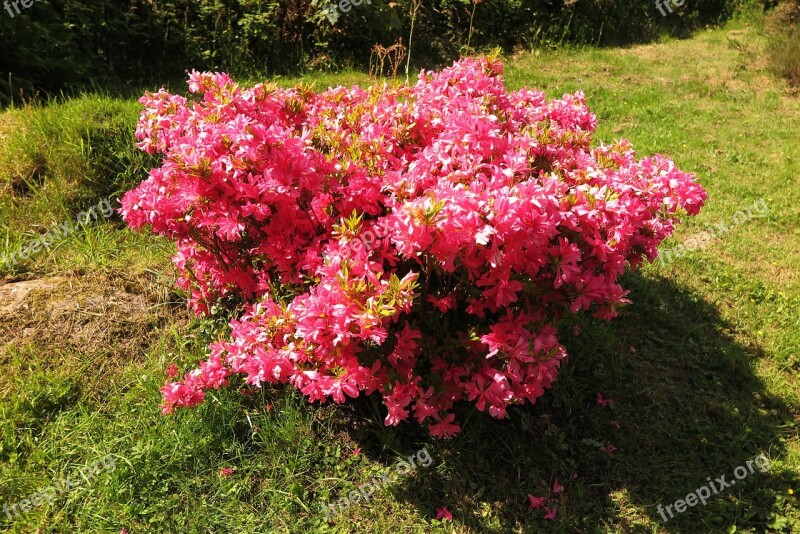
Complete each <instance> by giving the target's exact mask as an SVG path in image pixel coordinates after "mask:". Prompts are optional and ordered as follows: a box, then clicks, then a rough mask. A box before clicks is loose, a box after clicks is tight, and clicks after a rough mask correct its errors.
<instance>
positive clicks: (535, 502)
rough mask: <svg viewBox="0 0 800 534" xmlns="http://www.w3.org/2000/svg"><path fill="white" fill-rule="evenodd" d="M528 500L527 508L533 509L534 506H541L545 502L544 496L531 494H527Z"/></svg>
mask: <svg viewBox="0 0 800 534" xmlns="http://www.w3.org/2000/svg"><path fill="white" fill-rule="evenodd" d="M528 500H529V501H530V505H529V506H528V509H529V510H533V509H534V508H542V507H543V506H544V505H545V504H547V498H546V497H534V496H533V495H531V494H528Z"/></svg>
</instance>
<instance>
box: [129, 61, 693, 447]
mask: <svg viewBox="0 0 800 534" xmlns="http://www.w3.org/2000/svg"><path fill="white" fill-rule="evenodd" d="M189 90H190V91H191V92H192V93H195V94H196V95H197V96H193V97H190V98H184V97H182V96H177V95H172V94H170V93H168V92H166V91H165V90H163V89H162V90H161V91H159V92H158V93H155V94H152V93H148V94H146V96H145V97H143V98H142V100H141V102H142V103H143V104H144V106H145V110H144V111H143V113H142V117H141V120H140V123H139V126H138V129H137V139H138V140H139V141H140V143H139V146H140V148H142V149H143V150H145V151H148V152H150V153H154V152H157V153H161V154H163V162H162V165H161V167H159V168H157V169H153V170H152V171H151V173H150V176H149V178H148V179H147V180H145V181H144V182H143V183H142V184H141V185H140V186H139V187H138V188H136V189H135V190H133V191H130V192H128V193H127V194H126V195H125V197H124V200H123V202H122V205H123V208H122V213H123V216H124V218H125V220H126V221H127V222H128V224H129V225H130V226H131V227H133V228H140V227H143V226H149V227H150V228H152V231H153V232H155V233H157V234H160V235H164V236H167V237H168V238H170V239H172V240H174V241H175V242H176V243H177V253H176V255H175V257H174V263H175V266H176V267H177V269H178V271H179V273H180V278H179V282H178V283H179V285H180V287H181V288H183V289H185V290H186V291H187V292H188V293H189V294H190V295H191V298H190V305H191V306H192V307H193V309H194V310H195V311H196V312H198V313H206V312H208V311H209V310H210V308H211V306H213V305H215V304H219V303H224V304H226V305H228V306H237V307H239V309H240V310H241V311H240V313H238V314H237V317H238V319H236V320H234V321H233V322H232V324H231V328H232V333H231V337H230V339H228V340H224V341H219V342H217V343H215V344H213V345H212V346H211V347H210V354H209V358H208V360H207V361H205V362H203V363H202V364H201V365H200V366H199V367H198V368H197V369H195V370H192V371H190V372H188V373H186V374H185V376H184V377H183V379H182V380H180V381H177V382H172V381H170V382H167V384H166V385H165V386H164V388H163V389H162V393H163V397H164V405H163V409H164V412H165V413H169V412H171V411H172V410H173V409H174V408H176V407H182V406H194V405H197V404H198V403H200V402H202V400H203V397H204V392H205V391H206V390H208V389H209V388H220V387H223V386H225V385H227V383H228V379H229V378H230V377H231V375H233V374H238V375H242V376H243V378H244V381H245V382H246V384H248V385H250V386H254V387H259V386H261V385H262V384H264V383H289V384H291V385H293V386H294V387H296V388H297V389H298V390H300V391H301V392H302V393H303V395H305V396H306V397H307V398H308V400H309V401H320V402H325V401H326V400H332V401H334V402H336V403H343V402H345V401H346V399H347V398H348V397H356V396H358V395H360V394H361V393H365V394H372V393H375V392H377V393H378V394H380V395H381V396H382V399H383V402H384V404H385V406H386V409H387V411H388V414H387V416H386V421H385V423H386V424H387V425H397V424H399V423H400V422H402V421H405V420H407V419H409V418H410V417H413V418H414V419H416V420H417V421H418V423H419V424H426V425H427V427H428V430H429V431H430V433H431V434H432V435H436V436H452V435H454V434H456V433H457V432H458V431H459V430H460V427H459V425H458V423H457V422H456V420H455V415H454V413H453V410H452V409H453V406H454V404H455V403H456V402H457V401H464V400H466V401H471V402H473V403H474V404H475V406H476V407H477V408H478V409H479V410H481V411H487V412H488V413H490V414H491V415H492V416H494V417H498V418H503V417H505V416H506V413H507V409H508V407H509V406H512V405H517V404H521V403H523V402H525V401H528V402H531V403H532V402H535V401H536V399H537V398H538V397H539V396H541V395H542V393H543V392H544V390H545V389H546V388H548V387H549V386H550V384H551V383H552V382H553V380H554V379H555V377H556V373H557V370H558V367H559V364H560V362H561V361H562V360H563V359H564V358H565V356H566V353H565V350H564V348H563V346H562V345H561V344H560V343H559V340H558V338H557V336H556V328H555V326H554V324H555V321H556V320H557V319H558V318H559V317H561V316H563V315H564V314H565V313H578V312H581V311H589V312H591V313H594V314H595V315H596V316H598V317H601V318H604V319H610V318H612V317H614V316H615V315H616V314H617V310H618V309H619V308H620V307H621V306H623V305H625V304H626V303H628V302H629V301H628V300H627V299H626V298H625V297H626V291H625V290H624V289H623V288H622V287H621V286H620V285H619V283H618V278H619V276H620V275H621V274H622V273H623V272H624V271H625V269H626V268H627V267H628V266H630V267H631V268H636V267H638V266H639V265H640V264H641V263H642V262H643V261H644V260H647V261H652V260H653V259H654V258H655V257H656V255H657V250H656V248H657V246H658V245H659V243H660V242H661V241H662V240H663V239H665V238H666V237H668V236H669V235H670V234H671V233H672V231H673V228H674V224H675V223H676V222H677V221H678V220H679V218H680V217H681V216H683V215H685V214H689V215H693V214H696V213H697V212H698V211H699V209H700V207H701V206H702V204H703V202H704V200H705V197H706V193H705V191H704V190H703V189H702V187H700V186H699V185H698V184H697V183H696V181H695V180H694V177H693V176H692V175H690V174H686V173H683V172H681V171H680V170H678V169H677V168H676V167H675V165H674V164H673V162H672V161H670V160H668V159H666V158H664V157H661V156H655V157H652V158H645V159H642V160H639V161H637V160H636V159H635V156H634V152H633V149H632V147H631V145H630V143H628V142H627V141H620V142H617V143H615V144H611V145H602V144H601V145H600V146H597V147H596V148H592V147H591V142H592V134H593V132H594V130H595V126H596V117H595V116H594V115H593V114H592V113H591V112H590V111H589V109H588V108H587V107H586V103H585V99H584V95H583V94H582V93H580V92H578V93H576V94H574V95H565V96H564V97H563V98H562V99H560V100H547V99H546V98H545V95H544V94H543V93H541V92H538V91H533V90H529V89H523V90H520V91H516V92H509V91H507V90H506V88H505V87H504V83H503V79H502V65H501V64H500V63H499V62H498V61H495V60H493V59H489V58H477V59H464V60H461V61H459V62H457V63H455V64H454V65H453V66H452V67H450V68H447V69H444V70H442V71H441V72H439V73H434V72H425V71H423V72H422V73H421V75H420V78H419V81H418V82H417V83H416V84H415V85H414V86H413V87H409V86H406V85H402V86H387V85H386V84H384V85H383V86H375V87H369V88H367V89H362V88H359V87H353V88H351V89H347V88H344V87H336V88H331V89H328V90H327V91H324V92H321V93H315V92H313V91H311V90H310V89H308V88H305V87H297V88H293V89H281V88H278V87H276V86H274V85H265V84H260V85H257V86H255V87H252V88H241V87H239V86H238V85H236V84H235V83H234V82H233V81H232V80H231V79H230V78H229V77H228V76H227V75H225V74H219V73H213V74H212V73H197V72H193V73H191V75H190V77H189ZM367 232H369V233H370V234H371V237H370V240H369V242H370V245H369V246H365V243H366V241H364V240H362V239H360V236H363V235H365V234H366V233H367Z"/></svg>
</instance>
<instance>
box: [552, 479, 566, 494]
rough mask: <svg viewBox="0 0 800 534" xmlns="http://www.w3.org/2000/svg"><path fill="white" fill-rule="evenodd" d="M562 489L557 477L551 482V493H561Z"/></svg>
mask: <svg viewBox="0 0 800 534" xmlns="http://www.w3.org/2000/svg"><path fill="white" fill-rule="evenodd" d="M562 491H564V486H562V485H561V484H559V483H558V479H555V481H554V482H553V493H561V492H562Z"/></svg>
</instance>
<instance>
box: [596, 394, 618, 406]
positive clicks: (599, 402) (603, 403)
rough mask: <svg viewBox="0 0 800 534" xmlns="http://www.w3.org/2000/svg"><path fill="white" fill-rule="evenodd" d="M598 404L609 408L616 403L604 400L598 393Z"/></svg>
mask: <svg viewBox="0 0 800 534" xmlns="http://www.w3.org/2000/svg"><path fill="white" fill-rule="evenodd" d="M597 404H599V405H600V406H609V405H611V404H614V401H613V400H612V399H604V398H603V394H602V393H600V392H599V391H598V392H597Z"/></svg>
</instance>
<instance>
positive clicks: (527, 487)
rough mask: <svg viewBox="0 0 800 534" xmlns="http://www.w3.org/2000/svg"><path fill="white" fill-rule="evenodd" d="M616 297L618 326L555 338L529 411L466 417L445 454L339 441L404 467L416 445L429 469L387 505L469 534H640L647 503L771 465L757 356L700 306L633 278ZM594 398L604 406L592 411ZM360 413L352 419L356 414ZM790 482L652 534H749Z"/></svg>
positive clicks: (770, 482) (651, 512) (761, 486)
mask: <svg viewBox="0 0 800 534" xmlns="http://www.w3.org/2000/svg"><path fill="white" fill-rule="evenodd" d="M624 285H625V287H627V288H629V289H631V290H632V291H631V297H632V300H633V301H634V304H633V305H631V306H629V307H628V308H627V309H626V311H625V313H624V315H622V316H621V317H619V318H618V319H616V320H615V321H613V322H611V323H602V322H597V321H586V322H584V323H583V330H582V333H581V334H580V335H579V336H578V337H570V336H567V335H565V333H562V338H561V339H562V341H563V342H564V343H565V344H566V346H567V348H568V351H569V354H570V361H569V363H568V364H567V365H565V366H563V367H562V370H561V373H560V375H559V377H558V380H557V381H556V383H555V385H554V387H553V389H552V390H551V391H549V392H547V393H546V394H545V395H544V397H542V398H541V399H540V401H539V402H538V403H537V404H536V405H535V406H526V407H522V408H518V409H515V410H512V411H511V412H510V418H509V419H508V420H506V421H496V420H493V419H491V418H490V417H489V416H488V415H484V414H477V413H475V414H474V415H469V414H470V411H473V412H474V410H472V408H469V409H467V410H465V411H464V412H463V413H462V414H461V420H462V421H463V420H464V416H467V417H468V422H467V424H465V425H464V429H463V431H462V433H461V434H460V435H459V436H458V437H457V438H456V439H455V440H452V441H430V440H429V439H427V438H426V437H425V436H423V435H420V434H417V433H415V432H414V431H413V430H410V429H409V430H406V432H409V431H410V432H412V433H406V434H405V435H402V434H398V433H397V432H396V431H393V432H391V433H390V432H386V431H384V430H383V429H382V428H378V426H379V425H378V424H377V422H376V423H375V424H373V425H367V427H366V428H361V429H359V430H351V431H350V433H351V436H352V437H353V438H354V439H355V440H356V441H357V442H358V443H359V444H361V445H362V446H363V447H364V450H365V453H367V454H369V453H370V452H374V453H376V454H377V453H378V451H380V450H385V449H386V448H390V449H393V450H400V451H404V452H407V453H408V454H410V453H411V452H414V451H417V450H418V449H420V448H421V447H422V444H423V443H428V449H429V451H430V452H431V454H432V456H433V457H434V462H435V464H434V467H432V468H428V469H425V470H422V471H421V472H420V473H419V474H418V476H415V477H411V478H408V479H406V480H404V481H403V482H401V483H399V484H398V485H397V486H396V489H395V490H394V491H395V494H396V495H397V497H398V499H399V500H401V501H406V502H408V503H409V504H410V505H412V506H415V507H417V508H418V509H419V511H420V512H421V513H422V514H423V515H424V514H429V515H430V516H431V517H432V516H434V515H435V513H436V509H437V508H438V507H440V506H448V507H449V508H450V510H451V511H452V512H453V514H454V516H455V518H456V520H457V521H458V522H460V523H463V524H464V525H465V526H466V527H467V528H469V529H470V530H475V531H479V532H511V531H524V532H541V531H543V530H545V531H553V530H557V531H560V530H565V531H574V529H576V528H579V529H583V528H588V529H589V530H594V529H599V530H604V527H601V525H607V527H605V528H606V529H607V528H609V527H610V528H611V529H612V530H613V529H619V528H623V529H625V530H648V531H652V523H656V524H659V523H663V519H662V518H661V516H660V514H659V512H658V511H657V508H656V506H657V505H658V504H662V505H664V506H666V505H668V504H672V503H673V502H674V501H676V500H678V499H683V498H684V497H685V496H686V495H687V494H688V493H690V492H694V490H695V489H697V488H699V487H700V486H703V485H705V484H707V483H708V477H711V480H712V481H713V480H715V479H716V478H717V477H720V476H722V475H725V476H726V481H730V480H732V479H734V475H733V471H734V469H736V467H738V466H742V465H746V462H747V461H748V460H752V459H753V458H754V457H755V456H756V455H758V454H759V453H760V452H766V453H767V455H768V457H769V458H771V459H774V458H776V457H781V456H782V455H783V454H784V448H783V445H782V442H781V440H780V439H779V438H780V435H781V432H782V430H781V427H782V426H783V427H784V428H787V427H786V426H785V425H786V423H787V422H789V421H791V419H792V414H791V413H790V409H789V408H788V407H787V406H786V405H784V404H783V403H782V401H781V400H780V399H778V398H774V397H771V396H770V395H768V394H767V393H766V388H765V385H764V384H763V383H762V381H761V380H760V379H759V378H758V377H756V375H755V373H754V371H753V365H754V363H755V362H756V361H757V360H758V359H759V358H762V357H764V354H763V353H761V352H760V351H758V349H753V348H752V347H746V346H743V345H741V344H739V343H737V342H736V341H734V340H733V339H732V337H731V335H730V330H731V328H732V327H731V325H728V324H726V323H725V322H724V321H723V320H722V318H721V317H720V315H719V313H718V311H717V310H716V309H715V308H714V307H712V306H710V305H709V304H707V303H705V302H703V301H701V300H699V299H698V297H697V296H695V295H692V294H691V293H688V292H687V291H686V290H684V289H681V288H679V287H676V286H675V285H674V284H672V283H671V282H669V281H668V280H665V279H653V278H651V277H649V276H645V275H641V274H638V273H635V274H631V275H629V276H628V277H627V279H626V280H625V283H624ZM600 391H601V392H602V393H603V395H604V396H607V397H610V398H612V399H613V400H614V404H613V405H611V406H610V407H601V406H599V405H598V403H597V400H596V395H597V393H598V392H600ZM364 406H365V405H364V404H362V405H360V407H359V408H358V410H357V411H359V412H361V413H362V415H367V414H366V413H365V410H364ZM373 419H375V418H374V417H373ZM411 426H413V425H408V427H411ZM395 430H396V429H395ZM608 443H611V444H613V445H614V446H615V447H616V448H617V450H616V452H614V453H613V454H612V456H609V455H607V454H606V453H605V452H604V451H603V450H601V447H603V446H605V445H607V444H608ZM378 459H379V460H382V461H385V463H386V465H387V466H388V465H391V464H392V463H393V462H394V460H393V459H387V458H385V455H379V456H378ZM748 473H749V472H748ZM555 479H558V480H559V482H560V483H561V484H563V486H564V487H565V491H564V492H563V493H561V494H560V495H552V494H551V492H550V488H552V485H553V482H554V481H555ZM734 480H735V479H734ZM796 482H797V480H796V478H795V480H789V479H788V475H783V474H780V473H778V472H776V470H775V469H773V470H772V471H770V472H767V473H762V472H760V471H759V470H758V469H756V470H755V472H754V473H752V474H748V476H747V477H746V478H744V479H743V480H741V481H738V483H737V484H736V485H732V486H731V487H730V488H728V489H724V490H722V491H720V492H719V493H718V494H717V495H714V496H712V497H711V498H710V499H709V500H708V502H707V505H705V506H702V505H699V504H698V505H697V506H695V507H693V508H689V509H688V510H687V511H686V512H685V513H682V514H675V517H674V518H672V519H670V518H669V515H668V514H667V515H666V517H667V519H668V522H667V524H666V527H667V528H668V529H669V530H670V531H676V532H677V531H680V532H684V531H685V532H692V531H694V532H697V531H709V529H711V530H714V531H719V530H724V529H725V528H727V527H728V526H730V525H733V524H734V523H735V524H736V525H737V526H738V527H739V528H740V529H741V528H743V527H744V528H751V529H755V530H763V529H764V528H765V525H766V524H767V523H768V522H769V520H770V515H771V513H772V511H773V508H775V504H776V499H779V498H780V497H778V496H779V494H780V493H782V492H785V491H786V488H789V487H796ZM528 494H533V495H536V496H549V497H551V498H552V501H551V503H552V504H558V507H559V508H558V519H557V520H556V521H555V522H549V521H546V520H544V519H543V515H544V512H543V511H542V510H535V511H529V509H528V499H527V495H528ZM648 523H650V527H649V528H648V527H647V526H646V525H647V524H648ZM698 528H700V530H697V529H698Z"/></svg>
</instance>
